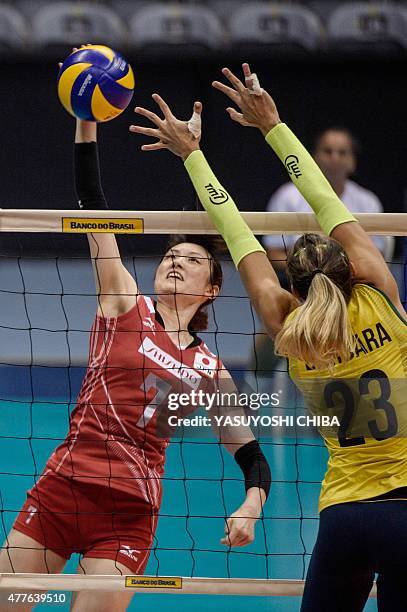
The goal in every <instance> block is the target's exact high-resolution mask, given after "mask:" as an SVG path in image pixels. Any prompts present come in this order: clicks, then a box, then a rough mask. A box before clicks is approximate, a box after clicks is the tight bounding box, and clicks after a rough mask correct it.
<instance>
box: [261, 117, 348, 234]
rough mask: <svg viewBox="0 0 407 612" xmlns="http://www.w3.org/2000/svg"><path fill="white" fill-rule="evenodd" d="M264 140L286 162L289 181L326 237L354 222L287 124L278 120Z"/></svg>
mask: <svg viewBox="0 0 407 612" xmlns="http://www.w3.org/2000/svg"><path fill="white" fill-rule="evenodd" d="M266 141H267V143H268V144H269V145H270V146H271V148H272V149H273V150H274V152H275V153H276V154H277V156H278V157H279V158H280V160H281V161H282V162H283V164H284V165H285V167H286V169H287V171H288V174H289V176H290V178H291V180H292V182H293V183H294V185H295V186H296V187H297V189H298V190H299V191H300V192H301V194H302V195H303V196H304V198H305V199H306V200H307V202H308V204H309V205H310V206H311V208H312V209H313V211H314V213H315V215H316V217H317V219H318V223H319V224H320V226H321V228H322V230H323V231H324V232H325V233H326V234H327V235H328V236H329V235H330V234H331V233H332V231H333V230H334V229H335V227H337V226H338V225H341V224H342V223H348V222H350V221H356V219H355V218H354V216H353V215H352V214H351V213H350V212H349V211H348V209H347V208H346V206H345V205H344V204H343V203H342V202H341V200H340V199H339V198H338V196H337V195H336V193H335V192H334V190H333V189H332V187H331V185H330V184H329V182H328V181H327V179H326V178H325V176H324V175H323V174H322V172H321V170H320V168H319V167H318V165H317V164H316V162H315V161H314V159H313V158H312V157H311V155H310V154H309V153H308V151H307V150H306V149H305V147H304V146H303V145H302V144H301V142H300V141H299V140H298V138H297V137H296V136H295V134H293V132H292V131H291V130H290V129H289V127H288V126H287V125H286V124H284V123H279V124H278V125H276V126H275V127H274V128H273V129H271V130H270V131H269V132H268V134H267V135H266Z"/></svg>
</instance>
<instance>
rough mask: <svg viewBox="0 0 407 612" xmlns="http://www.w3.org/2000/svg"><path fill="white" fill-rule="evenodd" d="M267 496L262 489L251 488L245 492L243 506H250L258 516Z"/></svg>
mask: <svg viewBox="0 0 407 612" xmlns="http://www.w3.org/2000/svg"><path fill="white" fill-rule="evenodd" d="M266 499H267V495H266V492H265V490H264V489H259V488H258V487H252V488H251V489H248V490H247V491H246V499H245V501H244V505H245V506H250V508H253V511H254V512H256V513H257V514H258V515H260V514H261V511H262V509H263V506H264V504H265V503H266Z"/></svg>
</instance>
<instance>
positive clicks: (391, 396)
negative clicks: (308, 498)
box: [289, 284, 407, 511]
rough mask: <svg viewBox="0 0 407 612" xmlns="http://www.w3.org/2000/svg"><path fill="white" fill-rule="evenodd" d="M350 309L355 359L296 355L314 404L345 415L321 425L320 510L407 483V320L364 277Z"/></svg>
mask: <svg viewBox="0 0 407 612" xmlns="http://www.w3.org/2000/svg"><path fill="white" fill-rule="evenodd" d="M348 314H349V317H350V321H351V325H352V329H353V331H354V333H355V339H356V346H355V350H354V352H353V353H352V354H351V355H350V360H349V361H346V362H345V363H341V362H340V361H339V360H338V361H337V363H336V364H335V366H334V369H333V371H328V370H316V369H312V368H309V367H308V366H307V365H306V364H305V363H304V362H302V361H299V360H298V359H289V372H290V376H291V378H292V379H293V381H294V383H295V384H296V386H297V387H298V388H299V389H300V390H301V391H302V393H303V395H304V399H305V403H306V406H307V408H308V409H309V410H310V411H311V412H312V413H313V414H316V415H329V416H330V417H331V420H332V421H335V419H334V418H333V417H334V416H336V417H337V423H338V422H339V426H338V424H337V423H336V424H331V425H330V426H327V427H319V431H320V433H321V435H322V436H323V438H324V441H325V444H326V446H327V448H328V451H329V460H328V467H327V471H326V474H325V478H324V480H323V482H322V488H321V495H320V498H319V510H320V511H321V510H323V509H324V508H327V507H328V506H331V505H333V504H340V503H344V502H354V501H362V500H365V499H369V498H372V497H376V496H377V495H381V494H383V493H386V492H388V491H391V490H392V489H396V488H398V487H405V486H407V380H406V376H407V321H405V320H403V318H402V317H401V315H400V313H399V312H398V311H397V310H396V308H395V307H394V305H393V304H392V303H391V302H390V300H389V299H388V298H387V296H386V295H384V294H383V293H382V292H381V291H379V290H377V289H374V288H373V287H370V286H368V285H363V284H357V285H355V286H354V288H353V291H352V296H351V299H350V301H349V304H348ZM319 420H321V419H319ZM325 420H326V419H325Z"/></svg>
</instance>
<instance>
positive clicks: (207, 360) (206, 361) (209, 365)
mask: <svg viewBox="0 0 407 612" xmlns="http://www.w3.org/2000/svg"><path fill="white" fill-rule="evenodd" d="M216 366H217V363H216V359H215V358H214V357H209V355H206V354H205V353H197V354H196V355H195V360H194V368H195V369H196V370H203V372H204V373H205V374H206V375H207V376H210V377H211V378H213V377H214V376H215V372H216V370H217V367H216Z"/></svg>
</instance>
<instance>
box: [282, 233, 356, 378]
mask: <svg viewBox="0 0 407 612" xmlns="http://www.w3.org/2000/svg"><path fill="white" fill-rule="evenodd" d="M287 275H288V278H289V280H290V281H291V284H292V287H293V289H295V291H296V292H297V293H298V295H299V296H300V297H301V298H302V300H303V303H302V304H301V305H300V306H298V308H296V309H295V310H294V311H293V313H292V314H291V315H289V316H288V317H287V318H286V319H285V321H284V324H283V327H282V328H281V330H280V331H279V333H278V334H277V336H276V340H275V347H276V353H277V354H279V355H284V356H288V357H292V358H297V359H300V360H301V361H303V362H305V363H307V364H309V365H313V366H314V367H317V368H329V369H332V368H333V365H334V363H335V360H336V359H337V358H338V357H340V358H341V359H342V361H347V360H348V359H349V356H350V354H351V351H352V350H353V347H354V338H353V332H352V328H351V324H350V319H349V316H348V311H347V304H348V302H349V300H350V297H351V293H352V284H353V281H352V273H351V267H350V262H349V259H348V256H347V255H346V253H345V251H344V249H343V248H342V246H341V244H340V243H339V242H337V241H336V240H333V239H332V238H328V237H326V236H320V235H318V234H304V235H303V236H301V237H300V238H299V239H298V240H297V241H296V243H295V244H294V246H293V248H292V249H291V251H290V253H289V255H288V258H287Z"/></svg>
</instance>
